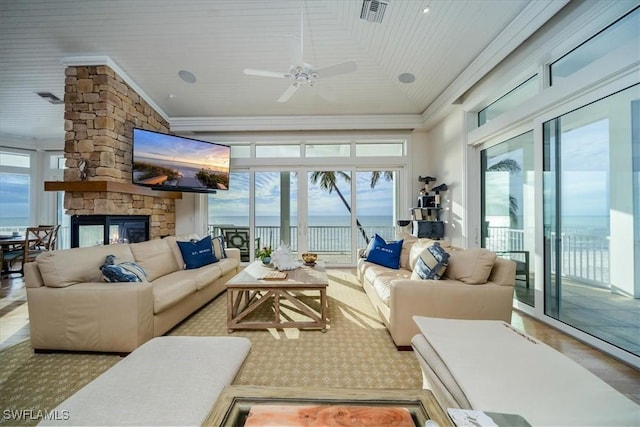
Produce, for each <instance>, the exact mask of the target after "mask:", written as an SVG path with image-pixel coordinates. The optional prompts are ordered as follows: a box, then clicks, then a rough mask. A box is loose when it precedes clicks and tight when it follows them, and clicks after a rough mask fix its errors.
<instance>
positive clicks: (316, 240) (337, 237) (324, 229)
mask: <svg viewBox="0 0 640 427" xmlns="http://www.w3.org/2000/svg"><path fill="white" fill-rule="evenodd" d="M225 228H233V229H236V228H238V229H240V228H245V229H246V230H249V227H236V226H226V225H216V224H209V233H210V234H211V235H214V236H215V235H219V234H221V233H222V230H224V229H225ZM254 230H255V231H254V232H255V238H256V245H260V246H271V247H272V248H275V247H277V246H278V245H279V244H280V241H281V240H282V238H281V234H280V227H278V226H258V227H255V228H254ZM364 230H365V232H366V234H367V236H368V237H369V238H372V237H373V235H374V233H378V234H379V235H380V236H382V237H383V238H384V239H386V240H387V239H388V240H393V239H394V238H395V227H392V226H388V227H384V226H377V227H364ZM289 236H290V240H291V241H290V242H288V244H289V246H290V247H291V249H292V250H293V251H297V250H298V227H297V226H295V225H292V226H290V227H289ZM307 239H308V246H309V250H310V251H313V252H318V253H323V252H324V253H335V252H350V251H351V250H352V248H351V227H349V226H311V227H309V234H308V236H307ZM357 245H358V248H364V247H366V246H367V243H366V242H365V240H364V237H363V236H362V233H361V232H360V230H358V243H357Z"/></svg>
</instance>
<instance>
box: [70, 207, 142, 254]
mask: <svg viewBox="0 0 640 427" xmlns="http://www.w3.org/2000/svg"><path fill="white" fill-rule="evenodd" d="M147 240H149V217H148V216H146V215H72V216H71V247H72V248H85V247H88V246H100V245H109V244H115V243H138V242H145V241H147Z"/></svg>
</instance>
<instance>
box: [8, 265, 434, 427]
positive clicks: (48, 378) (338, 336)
mask: <svg viewBox="0 0 640 427" xmlns="http://www.w3.org/2000/svg"><path fill="white" fill-rule="evenodd" d="M328 274H329V288H328V290H327V296H328V300H329V311H328V318H329V327H328V329H327V331H326V332H325V333H323V332H321V331H319V330H299V329H293V328H292V329H284V330H283V329H266V330H256V331H236V332H233V333H231V334H229V333H228V331H227V327H226V315H227V311H226V294H222V295H220V296H219V297H217V298H216V299H215V300H213V301H212V302H210V303H209V304H207V305H206V306H204V307H203V308H202V309H200V310H199V311H197V312H196V313H194V314H193V315H192V316H190V317H189V318H187V319H186V320H185V321H184V322H182V323H181V324H179V325H178V326H176V327H175V328H174V329H172V330H171V331H170V332H169V334H168V335H192V336H196V335H197V336H225V335H231V336H242V337H247V338H249V339H250V340H251V343H252V347H251V352H250V354H249V357H248V358H247V360H246V361H245V363H244V366H243V367H242V369H241V371H240V372H239V374H238V376H237V377H236V379H235V382H234V384H242V385H259V386H274V387H276V386H277V387H281V386H292V387H309V388H311V387H339V388H409V389H416V388H421V386H422V374H421V371H420V367H419V365H418V362H417V360H416V358H415V356H414V355H413V352H411V351H397V350H396V348H395V346H394V344H393V341H392V340H391V336H390V335H389V333H388V331H387V329H386V328H385V327H384V325H383V324H382V322H381V321H380V319H379V317H378V315H377V314H376V313H375V311H374V309H373V307H372V306H371V304H370V303H369V300H368V298H367V296H366V295H365V293H364V291H363V289H362V286H361V285H360V284H359V283H358V282H357V280H356V279H355V277H354V276H353V274H351V272H350V270H340V269H335V270H331V269H330V270H328ZM303 298H304V297H303ZM309 303H310V304H313V301H312V300H310V302H309ZM286 311H287V310H286V309H285V312H286ZM268 314H269V313H266V312H262V313H259V312H258V313H256V315H257V316H266V315H268ZM287 315H289V316H291V317H293V318H295V317H296V316H297V314H296V313H295V311H293V310H291V311H290V312H289V313H288V314H287ZM120 359H121V358H120V356H117V355H110V354H93V353H90V354H78V353H52V354H34V353H33V351H32V349H31V346H30V343H29V341H28V340H27V341H24V342H22V343H19V344H16V345H15V346H13V347H10V348H8V349H6V350H4V351H2V352H0V411H2V412H0V424H5V425H35V424H37V423H38V421H39V416H40V414H41V413H42V412H43V411H47V410H50V409H52V408H54V407H55V406H57V405H58V404H59V403H61V402H62V401H63V400H65V399H66V398H67V397H69V396H70V395H71V394H73V393H74V392H75V391H77V390H79V389H80V388H81V387H83V386H84V385H85V384H87V383H88V382H90V381H91V380H93V379H94V378H96V377H97V376H98V375H100V374H101V373H102V372H104V371H106V370H107V369H108V368H110V367H111V366H113V365H114V364H115V363H117V362H118V361H119V360H120ZM123 386H126V385H123ZM7 411H14V412H13V413H11V412H7ZM16 411H17V412H16ZM21 411H22V412H21ZM5 415H11V416H9V417H7V416H5ZM13 415H20V416H13Z"/></svg>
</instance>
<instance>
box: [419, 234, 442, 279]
mask: <svg viewBox="0 0 640 427" xmlns="http://www.w3.org/2000/svg"><path fill="white" fill-rule="evenodd" d="M448 263H449V253H448V252H447V251H445V250H444V249H442V247H441V246H440V243H438V242H434V243H433V244H432V245H431V246H428V247H426V248H424V250H423V251H422V253H421V254H420V257H419V258H418V260H417V262H416V266H415V267H414V268H413V273H411V278H412V279H417V278H420V279H433V280H440V278H441V277H442V275H443V274H444V272H445V271H446V269H447V265H448Z"/></svg>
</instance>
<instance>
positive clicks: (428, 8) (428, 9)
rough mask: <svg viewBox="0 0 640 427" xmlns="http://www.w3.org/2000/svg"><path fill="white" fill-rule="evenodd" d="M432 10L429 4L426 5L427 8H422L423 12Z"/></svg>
mask: <svg viewBox="0 0 640 427" xmlns="http://www.w3.org/2000/svg"><path fill="white" fill-rule="evenodd" d="M430 10H431V8H430V7H429V6H425V8H424V9H422V13H429V11H430Z"/></svg>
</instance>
